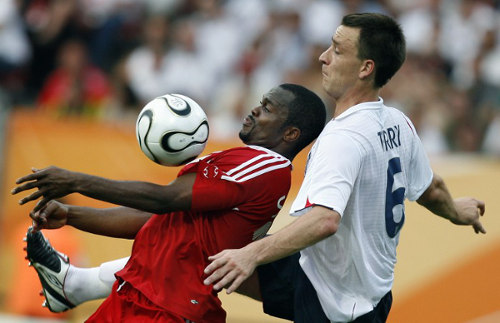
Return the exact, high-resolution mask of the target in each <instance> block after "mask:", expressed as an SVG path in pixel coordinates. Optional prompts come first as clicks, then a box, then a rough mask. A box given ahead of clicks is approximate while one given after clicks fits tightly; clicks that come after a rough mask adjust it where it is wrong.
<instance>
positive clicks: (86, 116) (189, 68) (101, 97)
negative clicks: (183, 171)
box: [0, 0, 500, 323]
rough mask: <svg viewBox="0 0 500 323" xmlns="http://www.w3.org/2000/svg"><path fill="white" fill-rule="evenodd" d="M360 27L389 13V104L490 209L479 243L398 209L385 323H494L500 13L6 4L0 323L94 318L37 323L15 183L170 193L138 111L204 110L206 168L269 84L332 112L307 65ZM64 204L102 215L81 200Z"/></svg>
mask: <svg viewBox="0 0 500 323" xmlns="http://www.w3.org/2000/svg"><path fill="white" fill-rule="evenodd" d="M354 11H381V12H385V13H389V14H392V15H393V16H395V17H397V19H398V20H399V21H400V22H401V23H402V26H403V27H404V29H405V33H406V35H407V38H408V59H407V62H406V63H405V65H404V67H403V69H402V70H401V71H400V72H399V74H398V75H397V76H396V77H395V79H394V80H393V81H392V84H390V85H389V86H388V87H387V88H386V89H384V93H383V96H384V99H385V100H386V102H389V104H391V105H394V106H396V107H399V108H401V109H404V110H405V112H406V113H408V114H409V115H410V117H411V118H412V120H413V121H414V123H415V124H416V126H417V129H418V131H419V134H420V135H421V137H422V140H423V142H424V145H425V146H426V149H427V150H428V152H429V154H430V157H431V162H432V164H433V167H434V169H435V170H436V172H438V173H439V174H441V175H442V176H443V177H444V178H445V180H446V181H447V182H448V184H449V188H450V190H451V192H452V193H453V194H454V195H455V196H461V195H474V196H476V197H478V198H481V199H483V200H484V201H486V204H487V216H486V217H485V218H484V221H483V223H484V225H485V227H486V229H487V231H488V233H487V235H485V236H477V235H475V234H474V233H473V232H472V230H471V229H470V228H462V227H455V226H452V225H450V224H449V223H447V222H446V221H444V220H442V219H439V218H436V217H434V216H431V215H430V214H429V213H428V212H426V211H425V210H422V209H421V208H419V207H418V206H416V205H415V203H408V204H407V218H406V224H405V227H404V229H403V232H402V235H401V240H400V246H399V248H398V253H399V256H398V260H399V261H398V264H397V265H396V273H395V277H396V278H395V285H394V298H395V300H394V306H393V310H392V312H391V316H390V322H499V321H500V301H499V300H500V297H499V296H500V295H499V294H500V291H499V290H500V289H499V288H498V286H500V275H499V274H498V273H499V272H500V260H499V259H500V243H499V239H500V235H499V231H500V225H499V222H500V219H499V218H498V216H497V214H498V213H499V211H500V210H499V208H500V202H498V198H497V195H498V193H497V188H496V187H497V185H498V183H499V182H500V178H499V177H500V163H499V159H498V156H499V155H500V149H499V146H500V143H499V142H498V138H499V133H498V132H499V131H500V129H499V125H498V120H499V117H498V116H499V114H498V112H499V108H500V89H499V86H500V80H499V78H500V72H498V66H500V64H499V63H498V60H499V59H500V41H499V37H500V35H499V32H498V30H500V28H499V15H500V13H499V5H498V2H497V1H470V0H462V1H445V0H442V1H434V0H432V1H431V0H427V1H416V0H415V1H412V0H405V1H333V0H331V1H330V0H328V1H326V0H325V1H320V0H315V1H313V0H310V1H291V0H283V1H259V0H227V1H203V0H202V1H194V0H192V1H175V0H170V1H154V0H142V1H127V0H114V1H111V0H108V1H91V0H78V1H77V0H71V1H70V0H68V1H55V0H38V1H35V0H33V1H14V0H6V1H2V2H1V3H0V22H1V23H0V26H2V27H1V28H0V100H1V104H0V136H1V140H0V153H1V154H2V158H1V159H0V169H1V170H0V265H1V266H2V267H1V268H2V274H1V275H0V310H1V312H2V314H3V317H2V318H0V321H5V322H16V321H19V322H35V320H37V319H38V320H42V319H44V318H45V320H50V321H54V320H57V319H64V320H68V321H72V322H80V321H83V319H84V318H85V317H87V316H88V315H89V314H90V313H91V312H92V311H93V310H95V308H96V307H97V306H98V304H99V302H91V303H89V304H86V305H84V306H82V307H80V308H78V309H76V310H74V311H72V312H70V313H67V314H66V315H62V316H61V315H58V316H51V315H50V314H49V313H48V311H46V310H43V309H41V308H40V304H41V303H42V300H43V298H42V297H40V296H38V290H39V289H40V288H39V283H38V280H37V278H36V274H35V273H34V271H33V270H32V269H31V268H28V267H27V262H26V261H25V260H24V255H23V252H22V246H23V243H22V237H23V234H24V232H25V230H26V228H27V226H28V225H29V220H28V217H27V213H28V212H29V210H30V207H31V206H32V205H28V206H22V207H21V206H19V205H17V200H18V197H17V196H11V195H10V194H9V192H10V189H11V188H12V187H13V186H14V182H15V179H16V178H17V177H19V176H22V175H24V174H26V173H27V172H29V170H30V168H31V167H33V166H34V167H45V166H48V165H57V166H60V167H65V168H69V169H73V170H77V171H83V172H89V173H92V174H96V175H101V176H105V177H110V178H115V179H134V180H146V181H154V182H159V183H167V182H169V181H170V180H172V179H173V178H174V177H175V174H176V172H177V171H178V169H177V168H165V167H161V166H158V165H155V164H154V163H152V162H150V161H149V160H148V159H146V158H145V157H144V156H143V155H142V153H141V152H140V150H139V148H138V146H137V144H136V141H135V138H134V126H133V123H134V119H135V116H136V114H137V112H138V109H139V108H140V107H141V106H142V105H143V104H144V102H146V101H147V100H148V99H149V98H151V97H154V96H156V95H158V94H161V93H167V92H178V93H184V94H187V95H190V96H192V97H194V98H195V99H197V100H198V101H199V102H200V103H201V104H202V106H204V107H205V109H206V110H207V114H208V115H209V119H210V125H211V134H210V144H209V145H208V147H207V149H206V150H205V152H206V153H208V152H211V151H215V150H220V149H223V148H226V147H231V146H234V145H238V144H240V143H239V142H238V141H237V140H236V139H233V138H236V133H237V130H238V127H239V123H240V121H239V120H241V117H242V116H243V115H245V114H246V113H248V110H249V109H250V108H251V107H253V106H254V105H255V104H257V102H258V101H259V99H260V97H259V96H260V95H261V94H262V93H264V92H265V91H266V90H268V89H269V88H271V87H272V86H275V85H276V84H279V83H282V82H285V81H287V82H296V83H301V84H303V85H305V86H308V87H309V88H311V89H313V90H315V91H316V92H317V93H318V94H320V95H321V96H322V97H323V98H324V100H325V102H326V103H327V105H331V103H330V102H329V101H328V99H327V98H326V96H325V94H324V93H323V92H322V90H321V84H320V80H321V76H320V73H319V70H320V67H319V64H317V60H316V59H317V56H318V53H319V52H321V50H324V49H325V48H326V47H327V46H328V44H329V42H330V38H331V35H332V34H333V32H334V29H335V26H336V25H337V24H338V19H339V17H341V16H342V15H343V14H345V13H347V12H354ZM152 13H155V14H154V15H153V14H152ZM158 16H160V17H162V18H161V19H159V20H158V19H157V18H158ZM311 17H313V18H314V19H312V18H311ZM235 19H237V22H238V23H237V24H236V25H235V24H234V20H235ZM49 22H51V23H49ZM148 26H151V27H148ZM16 27H17V28H18V29H17V32H16ZM236 27H237V28H236ZM142 28H144V29H145V30H144V31H145V32H146V34H144V35H148V36H147V37H143V34H142V32H143V31H142ZM233 29H234V30H233ZM230 31H234V34H233V33H231V32H230ZM242 33H243V34H242ZM238 35H240V36H238ZM243 35H244V36H243ZM135 49H140V50H138V51H135ZM153 53H155V54H154V55H153ZM85 55H88V61H87V60H86V59H85V57H86V56H85ZM155 55H158V56H155ZM151 57H156V59H151ZM148 58H149V59H148ZM84 62H90V63H92V68H90V67H89V65H86V64H84ZM152 62H156V64H152ZM148 63H150V65H151V66H152V68H151V69H150V70H148V66H149V65H148ZM83 66H85V68H83ZM137 66H139V67H140V68H139V69H137ZM82 71H86V72H82ZM75 80H79V81H80V82H73V81H75ZM68 84H72V85H73V86H71V87H70V86H68V87H65V85H66V86H67V85H68ZM68 93H71V94H73V95H68ZM304 163H305V154H304V153H303V154H301V155H300V156H299V157H297V158H296V160H295V161H294V165H295V170H294V175H293V176H294V183H293V187H292V191H291V193H290V197H289V199H288V202H287V204H286V205H285V208H284V210H283V212H282V213H281V214H280V215H279V216H278V218H277V220H276V223H275V225H274V226H273V228H272V229H271V230H272V231H274V230H276V229H277V228H279V227H282V226H283V225H285V224H286V223H288V222H289V221H291V219H290V217H288V216H287V214H286V210H287V207H288V203H290V201H291V200H292V199H293V196H294V195H295V194H296V192H297V189H298V187H299V185H300V180H301V177H302V175H303V171H304ZM67 201H68V202H69V203H76V204H81V205H93V206H96V207H101V206H106V204H104V203H97V202H95V201H92V200H90V199H86V198H83V197H80V196H77V195H70V196H69V197H68V198H67ZM47 235H48V236H50V240H51V242H52V243H53V244H54V245H55V246H57V248H58V249H60V250H61V251H63V252H66V253H68V254H70V255H71V258H72V260H73V262H75V263H78V264H80V265H97V264H99V263H100V262H102V261H106V260H111V259H114V258H116V257H119V256H126V255H127V254H128V253H129V251H130V246H131V243H130V242H129V241H124V240H113V239H108V238H103V237H97V236H93V235H89V234H85V233H80V232H77V231H76V230H73V229H72V228H66V229H64V230H59V231H52V232H48V233H47ZM221 298H222V300H223V304H224V307H225V308H226V310H227V311H228V322H231V323H232V322H236V323H246V322H281V321H280V320H277V319H273V318H270V317H268V316H266V315H264V314H262V311H261V308H260V305H259V304H258V303H256V302H253V301H251V300H248V299H246V298H244V297H240V296H237V295H229V296H226V295H224V294H221Z"/></svg>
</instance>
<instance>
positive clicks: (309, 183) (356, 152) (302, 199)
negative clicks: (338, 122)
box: [290, 132, 363, 215]
mask: <svg viewBox="0 0 500 323" xmlns="http://www.w3.org/2000/svg"><path fill="white" fill-rule="evenodd" d="M362 159H363V153H362V151H361V148H360V147H359V145H358V144H357V143H356V142H355V141H354V140H352V138H350V137H349V136H347V135H343V134H342V133H341V132H335V133H334V134H333V133H331V134H329V135H326V136H323V137H321V139H320V140H319V141H318V142H317V143H316V145H315V146H314V147H313V149H312V150H311V157H310V160H309V164H308V165H307V170H306V175H305V178H304V181H303V184H302V186H301V188H300V190H299V193H298V194H297V197H296V199H295V201H294V202H293V204H292V207H291V210H290V213H291V214H292V215H300V214H301V213H302V212H301V211H303V210H304V209H305V208H307V207H309V206H311V205H321V206H324V207H328V208H330V209H332V210H335V211H336V212H338V213H339V214H340V215H342V214H343V212H344V210H345V208H346V205H347V202H348V200H349V197H350V195H351V192H352V189H353V186H354V182H355V181H356V178H357V177H358V174H359V171H360V168H361V163H362Z"/></svg>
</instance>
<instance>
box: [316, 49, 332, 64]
mask: <svg viewBox="0 0 500 323" xmlns="http://www.w3.org/2000/svg"><path fill="white" fill-rule="evenodd" d="M329 50H330V47H328V48H327V49H326V50H325V51H324V52H323V53H321V55H319V58H318V60H319V61H320V62H321V63H322V64H328V62H327V57H328V51H329Z"/></svg>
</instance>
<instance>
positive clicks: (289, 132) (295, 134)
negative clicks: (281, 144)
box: [283, 127, 300, 142]
mask: <svg viewBox="0 0 500 323" xmlns="http://www.w3.org/2000/svg"><path fill="white" fill-rule="evenodd" d="M299 137H300V129H299V128H297V127H288V128H287V129H286V130H285V133H284V134H283V140H285V141H286V142H292V141H295V140H297V139H299Z"/></svg>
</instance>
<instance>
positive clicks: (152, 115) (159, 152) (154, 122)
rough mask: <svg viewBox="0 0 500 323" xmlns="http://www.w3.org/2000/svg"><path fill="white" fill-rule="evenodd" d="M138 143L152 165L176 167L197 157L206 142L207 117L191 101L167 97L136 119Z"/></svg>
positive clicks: (153, 102) (146, 109)
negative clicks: (154, 163)
mask: <svg viewBox="0 0 500 323" xmlns="http://www.w3.org/2000/svg"><path fill="white" fill-rule="evenodd" d="M136 134H137V141H139V146H140V147H141V150H142V151H143V152H144V154H146V156H148V158H149V159H151V160H152V161H154V162H156V163H158V164H161V165H165V166H179V165H183V164H186V163H188V162H190V161H191V160H193V159H195V158H196V157H198V155H199V154H201V152H202V151H203V149H205V146H206V144H207V139H208V121H207V115H206V114H205V112H204V111H203V109H202V108H201V107H200V105H199V104H198V103H196V102H195V101H194V100H193V99H191V98H189V97H187V96H185V95H180V94H166V95H163V96H160V97H157V98H155V99H153V100H151V101H150V102H149V103H148V104H146V105H145V106H144V108H143V109H142V111H141V112H140V113H139V116H138V117H137V123H136Z"/></svg>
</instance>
